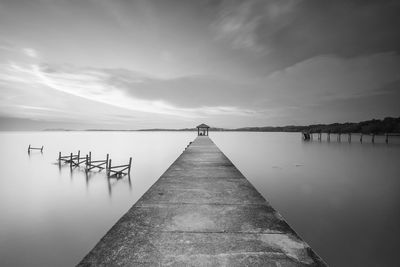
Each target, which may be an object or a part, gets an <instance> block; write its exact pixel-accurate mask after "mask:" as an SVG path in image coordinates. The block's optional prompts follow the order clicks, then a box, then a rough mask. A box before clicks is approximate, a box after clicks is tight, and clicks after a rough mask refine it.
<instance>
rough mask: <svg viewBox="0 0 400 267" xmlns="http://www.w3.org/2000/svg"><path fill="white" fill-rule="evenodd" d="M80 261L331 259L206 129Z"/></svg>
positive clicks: (292, 262)
mask: <svg viewBox="0 0 400 267" xmlns="http://www.w3.org/2000/svg"><path fill="white" fill-rule="evenodd" d="M78 266H326V265H325V263H324V262H323V261H322V260H321V259H320V258H319V257H318V256H317V255H316V254H315V253H314V252H313V250H312V249H311V248H310V247H309V246H308V245H307V244H306V243H305V242H304V241H303V240H301V239H300V238H299V236H298V235H297V234H296V233H295V232H294V231H293V229H292V228H290V226H289V225H288V224H287V223H286V222H285V221H284V219H283V218H282V217H281V216H280V215H279V213H278V212H277V211H275V210H274V209H273V208H272V207H271V206H270V205H269V203H268V202H267V201H266V200H265V199H264V198H263V197H262V196H261V194H260V193H259V192H258V191H257V190H256V189H255V188H254V187H253V186H252V185H251V184H250V182H249V181H248V180H247V179H246V178H245V177H244V176H243V175H242V174H241V173H240V172H239V170H238V169H237V168H236V167H235V166H234V165H233V164H232V162H231V161H230V160H229V159H228V158H227V157H226V156H225V155H224V154H223V153H222V152H221V151H220V150H219V149H218V147H217V146H216V145H215V144H214V143H213V142H212V141H211V139H210V138H209V137H208V136H199V137H197V138H196V139H195V140H194V141H193V143H192V144H191V145H190V146H189V147H188V148H187V149H186V150H185V151H184V152H183V153H182V154H181V155H180V156H179V157H178V158H177V159H176V161H175V162H174V163H173V164H172V165H171V166H170V167H169V168H168V169H167V171H166V172H165V173H164V174H163V175H162V176H161V177H160V178H159V179H158V181H157V182H156V183H155V184H154V185H153V186H152V187H151V188H150V189H149V190H148V191H147V192H146V193H145V194H144V195H143V196H142V197H141V198H140V199H139V200H138V202H136V204H134V205H133V206H132V208H131V209H130V210H129V211H128V212H127V213H126V214H125V215H124V216H122V217H121V219H120V220H119V221H118V222H117V223H116V224H115V225H114V226H113V227H112V228H111V229H110V230H109V231H108V233H107V234H106V235H105V236H104V237H103V238H102V239H101V240H100V241H99V243H98V244H97V245H96V246H95V247H94V248H93V249H92V250H91V251H90V252H89V254H87V255H86V256H85V257H84V259H83V260H82V261H81V262H80V263H79V265H78Z"/></svg>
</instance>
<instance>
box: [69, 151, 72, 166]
mask: <svg viewBox="0 0 400 267" xmlns="http://www.w3.org/2000/svg"><path fill="white" fill-rule="evenodd" d="M69 167H70V168H72V153H71V157H70V161H69Z"/></svg>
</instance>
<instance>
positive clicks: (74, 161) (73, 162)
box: [58, 150, 132, 178]
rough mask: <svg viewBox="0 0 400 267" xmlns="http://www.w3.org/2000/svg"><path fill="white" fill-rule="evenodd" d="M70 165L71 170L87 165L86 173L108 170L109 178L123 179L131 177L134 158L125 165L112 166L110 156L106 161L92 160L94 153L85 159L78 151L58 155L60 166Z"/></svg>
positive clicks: (107, 156)
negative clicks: (127, 176)
mask: <svg viewBox="0 0 400 267" xmlns="http://www.w3.org/2000/svg"><path fill="white" fill-rule="evenodd" d="M62 163H64V164H69V166H70V168H71V169H72V168H73V167H79V166H80V164H85V171H86V172H88V171H91V170H93V169H98V170H99V171H101V170H104V169H105V170H106V173H107V176H108V177H117V178H119V177H122V176H124V175H129V174H130V171H131V166H132V157H130V158H129V163H128V164H125V165H118V166H112V165H111V159H110V156H109V154H107V155H106V158H105V159H100V160H92V152H89V154H87V155H86V156H85V157H81V152H80V150H78V153H77V154H75V155H74V154H73V153H70V154H69V155H65V156H63V155H62V154H61V152H59V153H58V164H59V165H60V166H61V164H62Z"/></svg>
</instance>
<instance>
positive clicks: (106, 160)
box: [106, 154, 109, 170]
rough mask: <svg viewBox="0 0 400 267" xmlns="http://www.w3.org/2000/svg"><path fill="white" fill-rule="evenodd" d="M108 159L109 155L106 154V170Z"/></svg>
mask: <svg viewBox="0 0 400 267" xmlns="http://www.w3.org/2000/svg"><path fill="white" fill-rule="evenodd" d="M108 158H109V155H108V154H107V157H106V170H108Z"/></svg>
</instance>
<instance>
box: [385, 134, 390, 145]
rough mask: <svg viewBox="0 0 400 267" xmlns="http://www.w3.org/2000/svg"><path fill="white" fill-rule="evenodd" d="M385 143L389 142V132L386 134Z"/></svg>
mask: <svg viewBox="0 0 400 267" xmlns="http://www.w3.org/2000/svg"><path fill="white" fill-rule="evenodd" d="M385 143H386V144H388V143H389V134H388V133H386V134H385Z"/></svg>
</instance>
